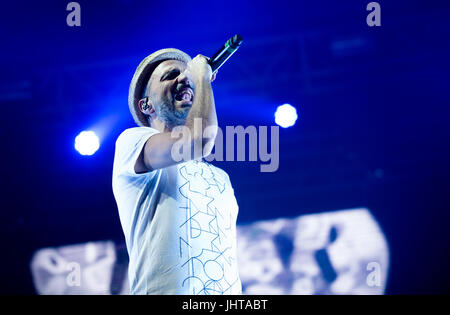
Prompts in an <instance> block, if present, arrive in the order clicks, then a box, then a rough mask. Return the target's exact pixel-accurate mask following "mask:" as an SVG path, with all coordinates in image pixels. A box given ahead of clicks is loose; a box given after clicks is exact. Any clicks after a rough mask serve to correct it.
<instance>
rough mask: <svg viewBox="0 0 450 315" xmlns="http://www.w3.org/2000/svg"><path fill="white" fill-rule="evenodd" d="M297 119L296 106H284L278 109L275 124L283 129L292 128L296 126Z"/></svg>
mask: <svg viewBox="0 0 450 315" xmlns="http://www.w3.org/2000/svg"><path fill="white" fill-rule="evenodd" d="M297 118H298V116H297V110H296V109H295V107H294V106H292V105H289V104H283V105H280V106H278V107H277V110H276V112H275V122H276V123H277V125H279V126H281V127H283V128H287V127H291V126H293V125H294V124H295V121H296V120H297Z"/></svg>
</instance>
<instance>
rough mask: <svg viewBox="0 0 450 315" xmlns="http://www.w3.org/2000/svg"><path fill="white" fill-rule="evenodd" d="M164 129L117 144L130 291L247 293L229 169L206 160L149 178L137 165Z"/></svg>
mask: <svg viewBox="0 0 450 315" xmlns="http://www.w3.org/2000/svg"><path fill="white" fill-rule="evenodd" d="M158 132H159V131H158V130H156V129H153V128H149V127H136V128H130V129H127V130H125V131H124V132H123V133H122V134H121V135H120V136H119V138H118V139H117V141H116V152H115V157H114V167H113V192H114V196H115V198H116V202H117V206H118V209H119V216H120V221H121V224H122V228H123V231H124V234H125V240H126V244H127V249H128V254H129V257H130V263H129V268H128V272H129V279H130V293H131V294H241V290H242V289H241V281H240V278H239V273H238V267H237V259H236V218H237V214H238V205H237V202H236V198H235V196H234V190H233V188H232V186H231V183H230V179H229V177H228V175H227V173H225V172H224V171H223V170H221V169H219V168H217V167H215V166H213V165H211V164H209V163H206V162H203V161H200V160H192V161H189V162H185V163H180V164H177V165H174V166H171V167H167V168H164V169H159V170H154V171H151V172H147V173H144V174H136V172H135V171H134V166H135V163H136V160H137V158H138V156H139V154H140V153H141V151H142V149H143V147H144V145H145V142H146V141H147V140H148V139H149V138H150V137H151V136H152V135H154V134H156V133H158Z"/></svg>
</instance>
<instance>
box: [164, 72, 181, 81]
mask: <svg viewBox="0 0 450 315" xmlns="http://www.w3.org/2000/svg"><path fill="white" fill-rule="evenodd" d="M179 74H180V71H179V70H173V71H170V72H169V73H168V74H167V75H165V76H164V80H173V79H175V78H176V77H177V76H178V75H179Z"/></svg>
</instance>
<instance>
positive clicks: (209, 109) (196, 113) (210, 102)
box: [185, 80, 217, 151]
mask: <svg viewBox="0 0 450 315" xmlns="http://www.w3.org/2000/svg"><path fill="white" fill-rule="evenodd" d="M194 85H195V96H194V101H193V104H192V107H191V110H190V111H189V114H188V116H187V118H186V123H185V126H186V127H187V128H189V130H190V132H191V135H192V140H193V141H199V142H200V141H201V145H202V148H209V147H211V149H212V144H213V143H214V141H215V137H216V134H217V114H216V106H215V103H214V94H213V90H212V87H211V82H210V81H208V80H199V81H197V82H195V83H194ZM195 119H200V122H201V128H199V127H200V126H198V123H197V124H195V123H194V122H195ZM207 151H208V150H207Z"/></svg>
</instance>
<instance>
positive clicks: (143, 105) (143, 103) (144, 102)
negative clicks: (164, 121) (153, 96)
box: [138, 97, 155, 118]
mask: <svg viewBox="0 0 450 315" xmlns="http://www.w3.org/2000/svg"><path fill="white" fill-rule="evenodd" d="M138 105H139V110H140V111H141V112H142V113H143V114H145V115H147V116H150V117H151V118H153V116H154V115H155V109H154V108H153V105H152V104H151V103H150V100H149V98H148V97H144V98H142V99H140V100H139V103H138Z"/></svg>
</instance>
